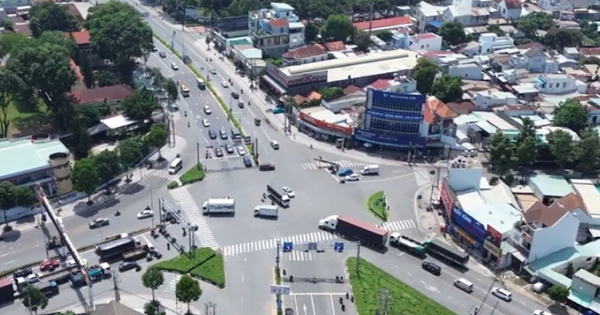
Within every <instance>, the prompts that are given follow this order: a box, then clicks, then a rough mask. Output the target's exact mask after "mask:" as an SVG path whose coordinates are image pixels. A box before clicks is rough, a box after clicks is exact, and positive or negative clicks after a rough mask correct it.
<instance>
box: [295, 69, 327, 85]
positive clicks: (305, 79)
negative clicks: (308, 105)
mask: <svg viewBox="0 0 600 315" xmlns="http://www.w3.org/2000/svg"><path fill="white" fill-rule="evenodd" d="M317 82H327V71H321V72H317V73H310V74H302V75H295V76H293V77H288V79H287V85H288V86H297V85H303V84H308V83H317Z"/></svg>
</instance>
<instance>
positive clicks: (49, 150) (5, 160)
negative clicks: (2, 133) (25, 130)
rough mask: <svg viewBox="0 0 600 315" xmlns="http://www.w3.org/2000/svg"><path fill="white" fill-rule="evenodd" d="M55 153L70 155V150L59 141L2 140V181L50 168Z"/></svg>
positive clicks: (0, 147) (47, 139)
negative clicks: (49, 162)
mask: <svg viewBox="0 0 600 315" xmlns="http://www.w3.org/2000/svg"><path fill="white" fill-rule="evenodd" d="M54 153H67V154H68V153H69V149H67V147H66V146H65V145H64V144H63V143H62V142H60V140H58V139H50V138H49V136H48V137H47V138H46V137H44V138H40V139H37V140H35V139H34V136H32V138H23V139H18V140H8V139H4V140H0V180H3V179H8V178H11V177H13V176H16V175H19V174H24V173H27V172H29V171H32V170H39V169H43V168H48V167H49V164H48V160H49V156H50V155H51V154H54Z"/></svg>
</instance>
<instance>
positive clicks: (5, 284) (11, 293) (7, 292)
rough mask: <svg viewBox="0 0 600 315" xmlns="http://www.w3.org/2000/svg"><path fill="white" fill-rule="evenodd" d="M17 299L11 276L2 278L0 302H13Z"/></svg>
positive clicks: (0, 280) (0, 281)
mask: <svg viewBox="0 0 600 315" xmlns="http://www.w3.org/2000/svg"><path fill="white" fill-rule="evenodd" d="M14 299H15V288H14V286H13V283H12V281H11V278H4V279H0V304H4V303H7V302H11V301H12V300H14Z"/></svg>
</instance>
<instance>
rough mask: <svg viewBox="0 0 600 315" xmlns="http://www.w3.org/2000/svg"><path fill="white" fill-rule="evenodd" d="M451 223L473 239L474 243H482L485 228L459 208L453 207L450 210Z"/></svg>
mask: <svg viewBox="0 0 600 315" xmlns="http://www.w3.org/2000/svg"><path fill="white" fill-rule="evenodd" d="M452 221H454V223H455V224H456V225H457V226H459V227H460V228H461V229H463V230H464V231H466V232H468V233H469V234H471V235H472V236H473V237H475V238H476V239H475V240H476V241H480V242H483V240H484V239H485V230H486V229H485V227H484V226H483V224H481V223H479V221H477V220H475V219H473V217H471V216H470V215H468V214H467V213H466V212H464V211H463V210H462V209H461V208H459V207H457V206H454V208H452Z"/></svg>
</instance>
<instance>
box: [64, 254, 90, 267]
mask: <svg viewBox="0 0 600 315" xmlns="http://www.w3.org/2000/svg"><path fill="white" fill-rule="evenodd" d="M81 260H82V263H83V266H84V267H85V266H87V259H85V258H81ZM75 266H77V263H76V262H75V258H73V257H70V256H69V257H68V259H67V267H75Z"/></svg>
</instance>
